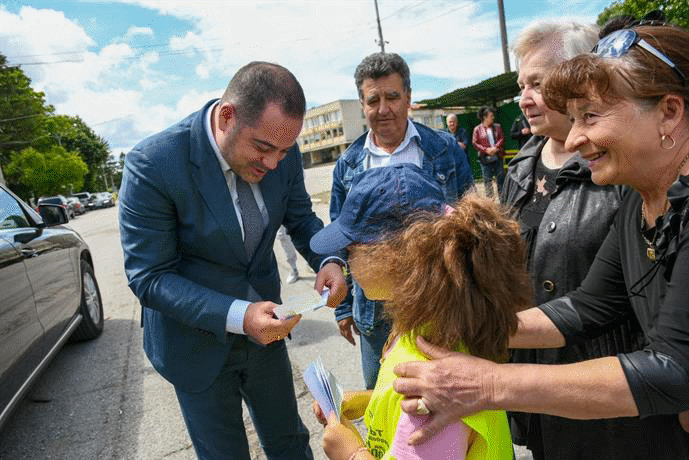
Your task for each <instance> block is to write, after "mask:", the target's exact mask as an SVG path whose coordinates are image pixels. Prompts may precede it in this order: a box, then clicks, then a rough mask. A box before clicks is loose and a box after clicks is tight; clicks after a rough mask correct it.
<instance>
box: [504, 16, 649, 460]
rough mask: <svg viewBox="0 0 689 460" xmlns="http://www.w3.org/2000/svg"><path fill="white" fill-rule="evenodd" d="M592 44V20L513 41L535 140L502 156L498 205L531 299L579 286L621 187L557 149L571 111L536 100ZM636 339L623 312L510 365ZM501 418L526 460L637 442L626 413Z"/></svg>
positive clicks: (589, 352)
mask: <svg viewBox="0 0 689 460" xmlns="http://www.w3.org/2000/svg"><path fill="white" fill-rule="evenodd" d="M597 41H598V28H597V27H595V26H593V25H586V24H579V23H576V22H569V21H553V20H548V21H538V22H535V23H533V24H531V25H530V26H528V27H527V28H526V29H524V30H523V31H522V32H521V33H520V34H519V35H518V36H517V39H516V41H515V45H514V54H515V56H516V58H517V61H518V63H519V78H518V79H517V83H518V84H519V87H520V88H521V98H520V100H519V107H520V108H521V110H522V112H523V113H524V114H525V115H526V117H527V119H528V120H529V123H530V124H531V130H532V132H533V133H534V134H535V135H536V136H537V137H535V138H532V139H531V140H530V141H529V142H528V143H527V144H526V145H525V146H524V147H523V148H522V149H521V150H520V151H519V153H518V154H517V156H516V157H515V158H514V159H513V160H512V161H511V162H510V164H509V167H508V170H507V177H506V179H505V184H504V186H503V194H502V196H501V201H502V202H503V203H505V204H508V205H510V206H511V207H512V208H513V209H514V215H515V218H516V219H517V221H518V222H519V225H520V227H521V230H522V237H523V238H524V241H525V242H526V244H527V248H528V253H527V257H528V264H529V271H530V272H531V275H532V281H533V290H534V302H535V303H536V304H541V303H545V302H548V301H550V300H554V299H557V298H558V297H561V296H563V295H565V294H567V293H568V292H570V291H571V290H573V289H576V288H577V287H579V285H580V284H581V282H582V281H583V280H584V277H585V276H586V273H587V272H588V270H589V268H590V266H591V264H592V263H593V260H594V258H595V256H596V252H597V251H598V248H600V245H601V243H602V242H603V239H604V238H605V235H606V234H607V233H608V231H609V230H610V224H611V223H612V220H613V218H614V216H615V213H616V212H617V209H618V207H619V206H620V204H621V203H622V198H623V195H624V191H625V190H624V188H623V187H620V186H600V185H597V184H595V183H593V181H592V180H591V171H590V170H589V168H588V162H587V161H586V160H585V159H583V158H582V157H581V155H579V154H578V152H576V151H571V150H567V149H566V148H565V140H566V139H567V134H568V133H569V130H570V128H571V126H572V123H571V121H570V117H569V116H568V115H566V114H562V113H560V112H558V111H557V110H554V109H551V108H550V107H548V106H547V105H546V104H545V101H544V100H543V94H542V84H543V81H544V80H545V77H546V75H547V73H548V71H549V70H551V69H553V68H554V67H555V66H556V65H557V64H559V63H561V62H564V61H565V60H567V59H570V58H573V57H574V56H577V55H579V54H583V53H588V52H589V51H590V50H591V48H593V47H594V46H595V45H596V42H597ZM641 343H642V334H641V329H640V327H639V325H638V322H637V321H636V318H634V317H633V315H631V313H630V314H629V315H627V320H625V321H623V322H622V323H621V324H620V325H619V326H617V327H615V328H614V329H612V330H610V331H608V332H606V333H605V334H602V335H601V336H599V337H595V338H591V339H589V340H586V341H583V342H581V343H571V344H567V346H565V347H561V348H552V349H542V350H521V349H518V350H513V352H512V357H511V362H513V363H538V364H565V363H574V362H578V361H583V360H585V359H591V358H600V357H602V356H614V355H616V354H617V353H623V352H629V351H634V350H638V349H640V348H641ZM508 416H509V418H510V428H511V430H512V438H513V440H514V442H515V444H519V445H526V446H527V447H528V448H529V449H530V450H531V453H532V455H533V458H534V460H549V459H557V460H568V459H578V458H582V456H583V457H586V458H587V459H588V460H598V459H600V460H608V459H610V458H615V457H617V456H618V455H619V453H620V452H624V451H626V449H627V448H628V443H629V441H630V440H636V439H637V438H638V432H637V430H636V425H635V424H631V425H630V424H629V423H628V420H627V419H606V420H572V419H567V418H562V417H555V416H551V415H543V414H528V413H521V412H510V413H509V414H508ZM625 427H626V428H628V429H626V430H625ZM610 433H614V435H613V436H610V435H609V434H610ZM592 444H595V446H596V449H595V450H594V451H592V450H591V445H592Z"/></svg>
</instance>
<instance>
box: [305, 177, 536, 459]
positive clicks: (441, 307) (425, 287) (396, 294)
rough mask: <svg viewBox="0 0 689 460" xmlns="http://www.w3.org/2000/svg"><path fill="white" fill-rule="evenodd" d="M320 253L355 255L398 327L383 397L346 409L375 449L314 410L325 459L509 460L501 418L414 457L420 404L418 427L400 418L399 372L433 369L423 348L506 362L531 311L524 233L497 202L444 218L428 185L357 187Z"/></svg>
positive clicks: (375, 181)
mask: <svg viewBox="0 0 689 460" xmlns="http://www.w3.org/2000/svg"><path fill="white" fill-rule="evenodd" d="M362 209H364V212H362V211H361V210H362ZM311 248H312V249H313V250H314V251H316V252H319V253H331V252H334V251H337V250H342V249H344V248H347V250H348V252H349V267H350V270H351V273H352V276H353V277H354V279H356V280H357V282H358V283H359V285H360V286H361V288H362V289H363V290H364V291H365V292H366V295H367V297H368V298H370V299H380V300H383V301H384V302H385V314H386V316H388V317H389V318H391V320H392V332H391V334H390V337H389V339H388V342H387V344H386V346H385V351H384V354H383V358H382V360H383V362H382V366H381V369H380V373H379V374H378V381H377V382H376V386H375V388H374V390H373V391H369V392H354V393H347V395H346V397H345V402H344V404H343V413H344V415H345V417H351V418H359V417H361V416H363V417H364V421H365V423H366V429H367V430H366V431H367V437H366V441H365V442H364V440H362V439H361V438H360V437H359V434H358V432H357V430H356V429H355V428H353V427H352V425H351V423H350V421H349V419H347V418H345V419H343V420H342V421H340V420H338V419H337V417H336V416H335V415H334V414H332V415H330V416H329V417H328V418H326V417H325V416H324V414H323V412H322V411H321V410H320V407H319V406H318V404H317V403H314V412H315V414H316V416H317V418H318V419H319V421H320V422H321V423H324V424H326V428H325V432H324V435H323V446H324V449H325V452H326V455H327V456H328V458H330V459H331V460H360V459H372V458H384V459H388V458H397V459H407V458H414V459H432V460H439V459H453V460H456V459H464V458H468V459H481V460H486V459H494V460H498V459H500V460H511V459H512V458H513V457H512V455H513V452H512V440H511V438H510V434H509V427H508V423H507V417H506V414H505V412H504V411H485V412H481V413H478V414H475V415H473V416H471V417H466V418H464V419H462V420H460V421H457V422H456V423H454V424H452V425H450V426H448V427H447V428H446V429H445V430H444V431H443V432H442V433H441V434H439V435H438V436H436V437H435V438H434V439H433V440H432V441H430V442H428V443H426V444H423V445H420V446H408V445H407V443H406V438H407V436H408V435H409V433H410V432H411V431H413V430H414V429H415V428H416V427H418V426H420V425H423V423H424V422H425V420H426V418H427V417H426V416H427V413H425V406H424V403H423V400H419V406H418V408H417V411H416V413H415V414H413V415H408V414H406V413H404V412H402V411H401V410H400V405H399V403H400V400H401V399H402V396H401V395H400V394H398V393H395V391H394V390H393V388H392V382H393V380H394V378H395V376H394V374H393V372H392V369H393V368H394V367H395V365H396V364H398V363H401V362H406V361H410V360H418V359H424V358H423V355H422V354H421V353H420V352H419V350H418V348H417V347H416V345H415V342H414V339H415V338H416V337H417V336H423V337H425V338H427V340H429V341H430V342H431V343H434V344H436V345H441V344H442V345H443V346H445V347H448V348H451V349H454V350H461V351H462V352H464V353H469V354H471V355H474V356H481V357H484V358H486V359H490V360H494V361H498V362H504V360H505V359H506V358H507V356H508V354H507V341H508V338H509V336H510V335H511V334H512V333H513V331H515V330H516V328H517V309H516V305H518V304H521V303H524V302H529V301H530V299H531V288H530V283H529V277H528V274H527V272H526V266H525V261H524V251H523V245H522V242H521V240H520V236H519V226H518V225H517V224H516V223H515V222H514V221H513V220H511V219H509V218H508V217H507V214H506V213H505V212H503V210H502V209H501V208H500V206H499V205H498V204H497V203H496V202H495V201H494V200H492V199H488V198H485V197H479V196H478V195H477V194H475V193H468V194H465V195H464V197H463V198H462V199H461V200H460V201H459V202H457V204H456V205H455V208H450V207H448V206H446V205H445V199H444V196H443V193H442V192H441V190H440V189H439V188H438V187H437V185H436V184H435V183H434V181H433V180H432V179H431V178H429V177H428V176H426V175H425V174H423V171H421V170H420V169H419V168H417V167H416V166H413V165H404V164H400V165H395V166H389V167H384V168H377V169H372V170H369V171H366V172H365V173H363V174H361V175H359V176H357V178H355V180H354V183H353V185H352V189H351V190H350V193H349V195H348V196H347V199H346V200H345V203H344V205H343V206H342V212H341V213H340V216H339V217H338V219H337V220H335V221H333V222H332V223H330V224H329V225H328V226H327V227H325V228H324V229H323V230H322V231H320V232H319V233H317V234H316V235H315V236H314V237H313V238H312V239H311Z"/></svg>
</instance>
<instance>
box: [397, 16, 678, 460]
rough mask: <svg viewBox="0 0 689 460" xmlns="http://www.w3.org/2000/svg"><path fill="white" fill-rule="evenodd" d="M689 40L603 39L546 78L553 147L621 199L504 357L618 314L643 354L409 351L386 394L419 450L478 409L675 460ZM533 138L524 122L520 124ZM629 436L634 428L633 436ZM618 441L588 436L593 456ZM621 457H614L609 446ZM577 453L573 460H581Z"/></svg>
mask: <svg viewBox="0 0 689 460" xmlns="http://www.w3.org/2000/svg"><path fill="white" fill-rule="evenodd" d="M687 49H689V31H687V30H684V29H682V28H679V27H673V26H669V25H664V26H638V27H633V28H627V29H620V30H616V31H614V32H612V33H610V34H609V35H607V36H605V37H603V38H602V39H601V40H600V41H599V42H598V44H597V45H596V47H595V48H594V51H593V52H592V53H589V54H584V55H579V56H577V57H575V58H573V59H571V60H568V61H565V62H564V63H561V64H560V65H558V66H556V67H555V69H554V70H552V71H551V72H550V73H549V75H548V77H547V78H546V80H545V84H544V85H543V89H542V94H543V97H544V98H545V102H546V105H548V106H549V107H552V108H554V109H556V110H558V111H559V112H561V113H567V114H568V116H569V117H570V118H571V119H572V122H573V124H572V128H571V129H570V131H569V134H568V136H567V140H566V141H565V147H566V148H567V150H569V151H578V152H579V154H580V155H581V156H582V158H584V159H585V160H586V161H587V163H588V167H589V169H590V170H591V177H592V180H593V182H595V183H596V184H598V185H608V184H623V185H627V186H629V187H631V188H632V189H633V190H632V191H630V192H629V193H628V194H627V195H626V196H625V198H624V201H623V202H622V205H621V206H620V208H619V210H618V212H617V214H616V215H615V218H614V220H613V223H612V225H611V227H610V231H609V233H608V235H607V236H606V238H605V240H604V241H603V244H602V245H601V247H600V249H599V250H598V254H597V255H596V258H595V260H594V262H593V264H592V265H591V268H590V270H589V272H588V274H587V275H586V277H585V278H584V281H583V282H582V284H581V286H580V287H578V288H577V289H576V290H574V291H571V292H569V293H568V294H566V295H565V296H563V297H560V298H558V299H554V300H551V301H549V302H546V303H544V304H541V305H539V306H538V307H535V308H530V309H527V310H524V311H521V312H519V329H518V331H517V334H515V335H514V336H513V337H512V338H511V340H510V346H512V347H516V348H558V347H561V346H563V345H566V344H571V343H574V342H577V341H580V340H584V339H588V338H593V337H596V336H598V335H600V334H601V333H603V332H606V331H607V330H610V329H611V328H614V327H617V326H619V324H620V323H621V322H622V321H624V320H625V319H626V318H628V316H629V315H630V314H632V315H634V317H635V318H636V319H637V321H638V322H639V324H640V326H641V328H642V330H643V333H644V338H645V344H644V347H643V349H641V350H636V351H632V352H628V353H618V354H617V356H607V357H601V358H596V359H589V360H586V361H582V362H578V363H572V364H552V365H542V364H496V363H493V362H490V361H487V360H482V359H479V358H476V357H470V356H467V355H462V354H459V353H451V352H447V351H442V350H441V349H439V348H437V347H433V346H431V345H428V344H426V343H423V342H422V341H421V339H418V340H417V344H418V345H419V347H420V348H421V350H422V351H423V352H424V353H426V354H427V355H428V356H429V357H432V358H436V359H433V360H431V361H428V362H416V363H404V364H401V365H399V366H398V367H397V368H396V369H395V373H396V374H397V375H398V376H400V378H399V379H398V380H396V381H395V384H394V388H395V390H396V391H399V392H400V393H402V394H404V395H406V396H407V397H408V398H409V399H407V400H404V401H403V402H402V403H401V404H402V408H403V410H405V411H406V412H408V413H409V412H411V413H413V412H414V410H415V408H416V406H417V402H416V399H418V398H419V397H423V398H424V399H425V403H426V406H427V407H428V409H429V410H430V412H431V414H432V415H431V419H430V420H429V421H428V423H427V424H426V425H424V426H423V427H422V428H421V430H420V431H417V432H416V433H412V435H410V439H409V441H410V442H411V443H412V444H414V443H420V442H423V441H424V440H425V439H428V438H430V437H432V435H433V434H434V433H437V432H439V431H440V430H441V428H442V427H444V426H445V425H447V424H448V423H452V422H455V421H456V420H458V419H459V418H460V417H462V416H463V415H466V414H468V413H473V412H476V411H478V410H485V409H507V410H513V411H520V412H529V413H542V414H549V415H554V416H558V417H564V418H570V419H582V420H583V419H586V420H588V419H609V418H615V417H625V419H623V421H626V422H627V423H628V424H629V427H630V431H631V432H633V433H634V436H633V437H632V435H631V434H630V433H626V434H625V435H624V436H622V437H621V442H623V443H626V450H625V451H624V452H623V453H622V454H620V455H618V456H617V457H612V456H610V457H608V458H611V459H625V460H628V459H639V460H642V459H644V460H645V459H650V458H652V459H654V460H655V459H661V460H665V459H667V460H676V459H679V458H682V459H684V458H689V433H688V432H687V431H689V415H688V413H687V412H686V411H687V409H689V296H687V292H688V290H689V108H688V107H689V80H687V76H689V55H688V54H687V52H686V51H687ZM532 126H533V124H532ZM634 426H636V428H633V427H634ZM606 436H607V437H613V438H614V437H618V436H620V434H619V433H618V432H614V433H612V432H608V433H601V434H600V437H599V438H598V439H597V440H596V441H595V442H594V443H593V444H591V445H590V446H589V447H590V449H594V450H595V449H596V447H597V444H598V442H604V443H605V444H606V445H610V443H613V442H614V441H613V440H610V439H605V440H604V438H605V437H606ZM620 449H621V447H620ZM588 457H589V456H588V453H587V454H586V458H588Z"/></svg>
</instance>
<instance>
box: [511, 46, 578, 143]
mask: <svg viewBox="0 0 689 460" xmlns="http://www.w3.org/2000/svg"><path fill="white" fill-rule="evenodd" d="M552 54H553V51H552V50H551V49H550V48H548V47H547V46H546V47H544V48H543V49H537V50H535V51H534V52H532V53H529V54H527V55H526V56H525V57H524V59H522V62H521V63H520V65H519V78H518V79H517V84H518V85H519V88H521V90H522V92H521V98H520V99H519V108H520V109H522V112H523V113H524V116H526V118H527V120H528V121H529V124H530V125H531V132H532V133H533V134H536V135H539V136H548V137H552V138H554V139H556V140H558V141H564V140H565V138H566V137H567V133H568V132H569V127H570V122H569V117H568V116H567V115H563V114H561V113H560V112H557V111H556V110H552V109H551V108H550V107H548V106H547V105H546V104H545V102H543V96H542V95H541V83H542V82H543V78H544V76H545V74H546V73H547V71H548V70H549V69H550V68H552V67H554V66H555V65H556V64H557V63H556V62H555V61H554V60H553V57H552Z"/></svg>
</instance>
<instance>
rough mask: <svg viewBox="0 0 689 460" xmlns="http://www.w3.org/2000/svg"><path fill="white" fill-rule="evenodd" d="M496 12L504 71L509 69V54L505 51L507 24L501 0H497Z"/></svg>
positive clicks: (507, 71) (506, 71)
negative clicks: (498, 16) (498, 17)
mask: <svg viewBox="0 0 689 460" xmlns="http://www.w3.org/2000/svg"><path fill="white" fill-rule="evenodd" d="M498 14H499V15H500V39H501V41H502V62H503V64H504V65H505V73H509V72H511V70H510V55H509V53H508V52H507V26H506V25H505V5H504V4H503V0H498Z"/></svg>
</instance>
